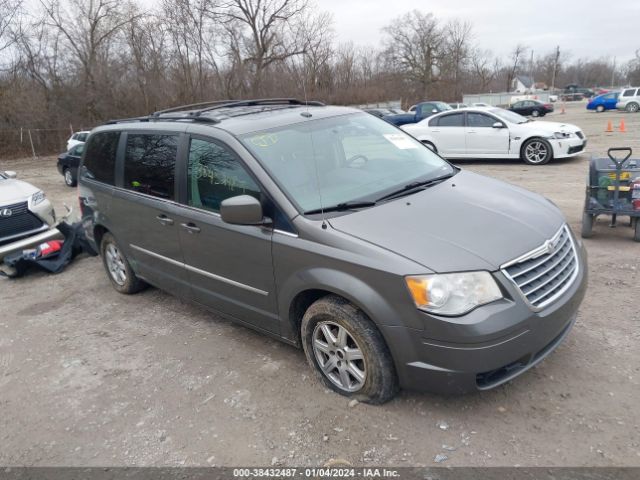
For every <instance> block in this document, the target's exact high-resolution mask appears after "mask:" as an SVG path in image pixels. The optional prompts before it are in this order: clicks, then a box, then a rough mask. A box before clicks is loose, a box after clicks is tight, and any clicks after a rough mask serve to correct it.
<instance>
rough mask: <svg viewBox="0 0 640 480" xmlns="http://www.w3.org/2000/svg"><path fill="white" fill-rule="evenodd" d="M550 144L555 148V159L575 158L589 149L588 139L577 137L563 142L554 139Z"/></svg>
mask: <svg viewBox="0 0 640 480" xmlns="http://www.w3.org/2000/svg"><path fill="white" fill-rule="evenodd" d="M550 142H551V145H552V146H553V158H567V157H574V156H576V155H580V154H581V153H583V152H584V151H585V149H586V148H587V139H586V138H578V137H577V136H575V137H573V138H565V139H562V140H559V139H553V140H550Z"/></svg>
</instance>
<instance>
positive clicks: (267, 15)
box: [225, 0, 309, 96]
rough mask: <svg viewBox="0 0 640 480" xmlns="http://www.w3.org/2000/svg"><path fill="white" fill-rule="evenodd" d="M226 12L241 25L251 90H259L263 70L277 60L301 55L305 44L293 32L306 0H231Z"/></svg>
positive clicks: (306, 6)
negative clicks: (249, 70)
mask: <svg viewBox="0 0 640 480" xmlns="http://www.w3.org/2000/svg"><path fill="white" fill-rule="evenodd" d="M225 6H226V8H227V11H226V16H227V18H228V20H229V21H230V22H233V23H234V24H235V25H236V26H237V27H238V28H240V29H243V30H244V31H245V32H244V34H243V47H244V61H245V63H247V64H249V65H250V67H251V74H252V82H251V92H252V94H253V95H254V96H258V95H259V94H260V92H261V87H262V82H263V77H264V73H265V71H266V70H267V69H268V68H269V67H270V66H272V65H273V64H275V63H277V62H282V61H284V60H287V59H288V58H290V57H292V56H295V55H301V54H303V53H305V52H306V48H307V45H306V44H304V43H300V37H299V35H296V34H295V33H296V30H297V28H298V23H299V22H300V20H302V19H303V18H304V13H305V12H306V11H307V10H308V8H309V6H308V3H307V1H306V0H231V1H229V2H228V3H226V4H225Z"/></svg>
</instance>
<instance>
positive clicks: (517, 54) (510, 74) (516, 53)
mask: <svg viewBox="0 0 640 480" xmlns="http://www.w3.org/2000/svg"><path fill="white" fill-rule="evenodd" d="M526 50H527V47H526V46H524V45H522V44H521V43H519V44H517V45H516V46H515V48H514V49H513V50H512V52H511V56H510V59H511V63H510V66H509V67H508V69H507V75H506V77H507V85H506V87H507V89H506V91H507V92H509V91H511V88H512V83H513V80H514V78H516V75H517V74H518V67H519V66H520V63H521V61H522V56H523V55H524V52H525V51H526Z"/></svg>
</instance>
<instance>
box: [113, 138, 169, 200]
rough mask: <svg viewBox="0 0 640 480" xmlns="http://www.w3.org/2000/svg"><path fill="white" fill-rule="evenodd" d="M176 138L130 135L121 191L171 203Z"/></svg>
mask: <svg viewBox="0 0 640 480" xmlns="http://www.w3.org/2000/svg"><path fill="white" fill-rule="evenodd" d="M177 151H178V136H177V135H150V134H138V133H130V134H129V135H128V136H127V149H126V153H125V157H124V188H126V189H127V190H134V191H136V192H140V193H146V194H147V195H153V196H154V197H160V198H166V199H169V200H173V199H174V178H175V169H176V154H177Z"/></svg>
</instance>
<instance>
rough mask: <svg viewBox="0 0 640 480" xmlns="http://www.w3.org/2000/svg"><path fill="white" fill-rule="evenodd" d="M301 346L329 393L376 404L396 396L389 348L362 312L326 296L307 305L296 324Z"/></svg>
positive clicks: (396, 390) (351, 305) (333, 296)
mask: <svg viewBox="0 0 640 480" xmlns="http://www.w3.org/2000/svg"><path fill="white" fill-rule="evenodd" d="M301 336H302V345H303V347H304V353H305V355H306V357H307V361H308V362H309V364H310V365H311V367H312V368H313V370H314V372H315V374H316V376H317V377H318V378H319V379H320V380H321V381H322V382H323V383H324V384H325V385H326V386H327V387H329V388H330V389H332V390H333V391H335V392H337V393H339V394H340V395H344V396H346V397H352V398H355V399H357V400H360V401H362V402H365V403H372V404H381V403H385V402H387V401H389V400H391V399H392V398H393V397H394V396H395V395H396V393H397V392H398V377H397V374H396V370H395V367H394V364H393V360H392V358H391V353H390V352H389V348H388V347H387V344H386V343H385V341H384V339H383V338H382V335H381V334H380V332H379V331H378V329H377V328H376V326H375V325H374V324H373V322H371V320H370V319H369V318H368V317H367V316H366V315H365V313H364V312H363V311H362V310H360V309H359V308H357V307H356V306H354V305H353V304H351V303H350V302H349V301H347V300H346V299H344V298H342V297H339V296H337V295H329V296H327V297H324V298H321V299H320V300H318V301H316V302H315V303H313V304H312V305H311V306H310V307H309V308H308V309H307V311H306V312H305V314H304V317H303V318H302V325H301Z"/></svg>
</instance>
